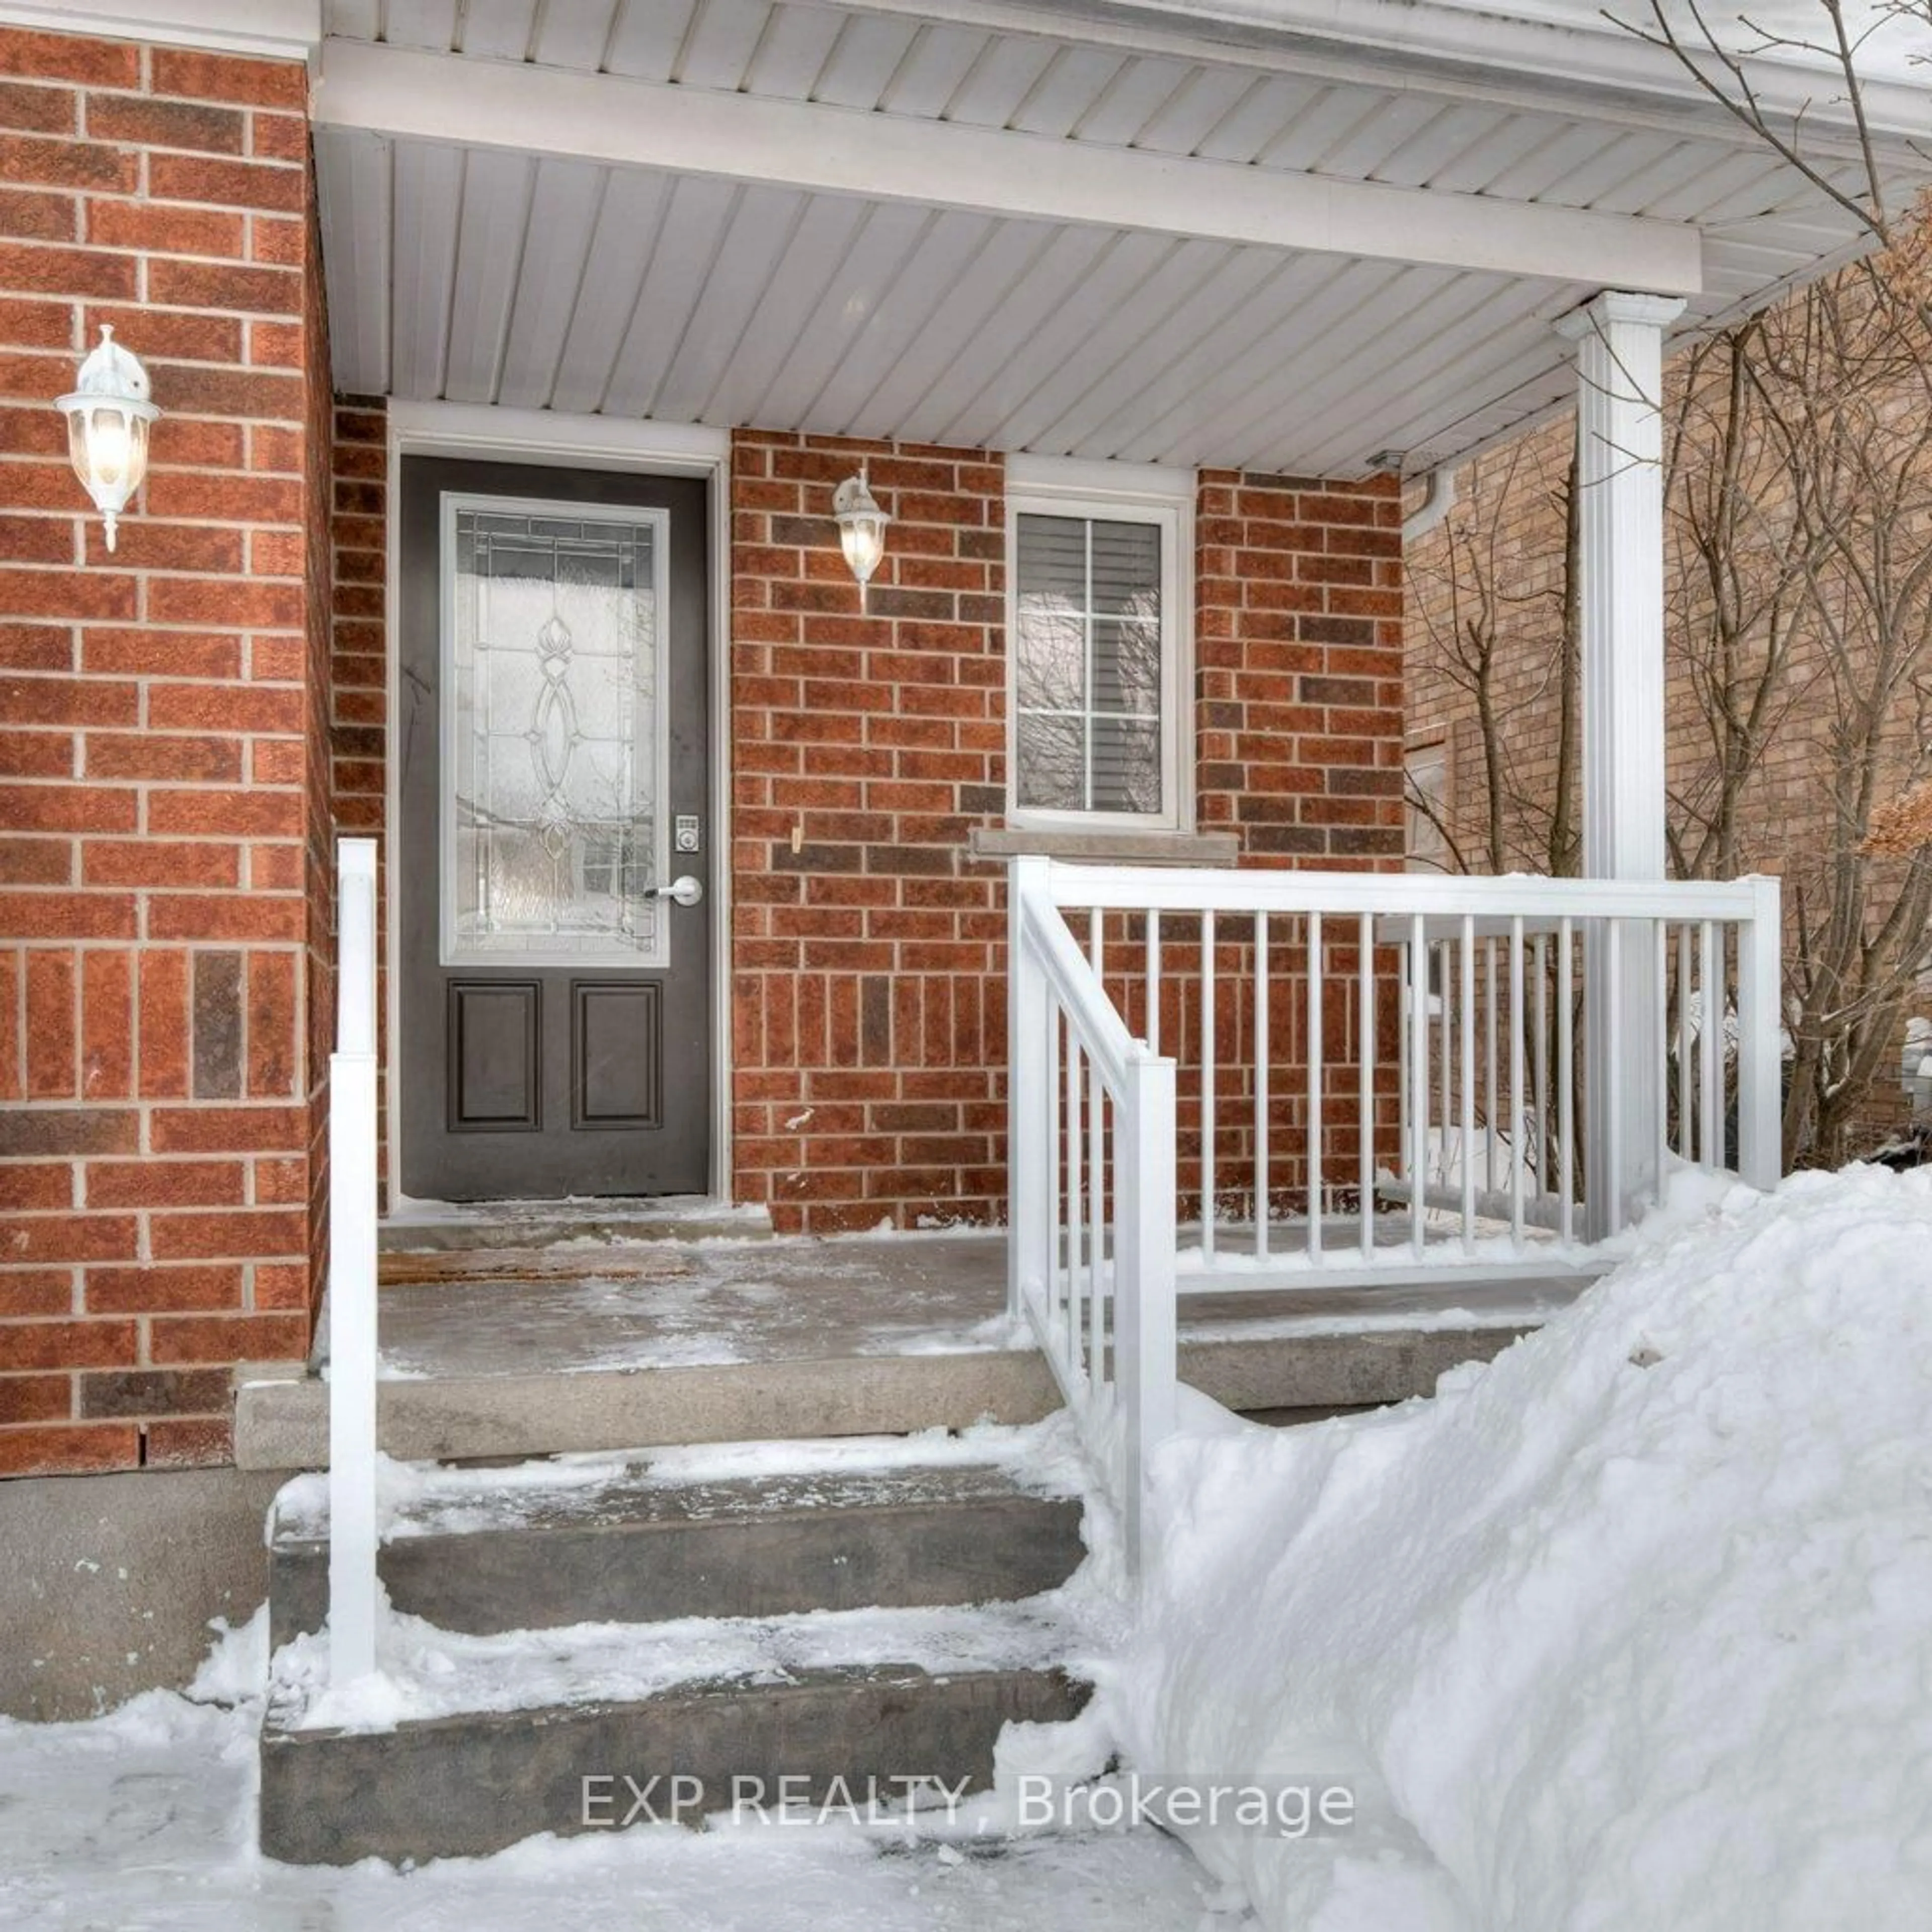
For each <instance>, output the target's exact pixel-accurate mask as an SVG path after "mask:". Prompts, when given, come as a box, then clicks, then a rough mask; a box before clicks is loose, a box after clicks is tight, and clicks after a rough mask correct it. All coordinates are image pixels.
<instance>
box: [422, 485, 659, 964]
mask: <svg viewBox="0 0 1932 1932" xmlns="http://www.w3.org/2000/svg"><path fill="white" fill-rule="evenodd" d="M665 523H666V518H665V514H664V511H661V510H646V509H625V508H614V507H612V506H610V505H575V504H568V503H557V502H542V501H535V500H525V499H514V498H505V497H488V496H459V495H455V494H446V495H445V496H444V497H443V516H442V546H441V548H442V575H443V586H442V589H443V771H444V773H445V775H446V777H445V782H446V784H448V785H449V787H450V793H449V802H448V808H446V810H445V811H444V812H443V814H442V841H441V842H442V846H443V850H442V855H441V856H442V866H441V871H442V892H441V897H442V907H443V916H442V920H441V929H442V936H443V964H444V965H452V966H453V965H484V964H487V965H495V966H508V965H531V966H536V965H554V964H557V963H559V962H564V961H567V960H584V959H604V960H606V961H607V962H612V963H616V962H619V961H621V962H623V963H625V964H626V965H631V966H636V967H653V966H663V965H667V964H668V959H667V935H668V927H669V922H668V920H667V918H666V916H665V912H666V909H665V907H664V905H663V904H662V902H661V901H657V900H655V899H653V898H651V897H649V890H650V888H651V887H652V885H653V884H655V882H656V881H657V880H659V879H661V878H662V877H664V866H665V862H666V860H667V857H668V850H669V841H668V838H667V813H666V810H665V796H664V786H665V781H666V775H667V763H668V745H667V719H666V707H665V705H664V648H665V638H666V636H667V613H666V610H665V585H664V564H665V554H666V542H665Z"/></svg>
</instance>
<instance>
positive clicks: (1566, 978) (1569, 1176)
mask: <svg viewBox="0 0 1932 1932" xmlns="http://www.w3.org/2000/svg"><path fill="white" fill-rule="evenodd" d="M1575 948H1576V942H1575V939H1574V936H1573V935H1572V933H1571V928H1570V919H1569V916H1568V914H1567V913H1566V914H1565V915H1564V916H1563V917H1562V918H1561V919H1559V920H1558V921H1557V922H1556V1112H1557V1145H1558V1148H1559V1167H1560V1169H1561V1172H1560V1174H1559V1177H1558V1181H1559V1195H1558V1199H1557V1206H1556V1214H1557V1233H1558V1235H1559V1237H1560V1238H1561V1239H1562V1243H1563V1245H1564V1246H1565V1247H1566V1248H1567V1247H1569V1246H1570V1244H1571V1242H1572V1241H1574V1239H1575V1238H1576V1221H1577V994H1576V987H1575V985H1574V975H1575V972H1576V959H1575Z"/></svg>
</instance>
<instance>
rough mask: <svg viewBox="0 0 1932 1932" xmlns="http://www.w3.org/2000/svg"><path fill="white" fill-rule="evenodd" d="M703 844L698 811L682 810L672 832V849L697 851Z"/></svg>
mask: <svg viewBox="0 0 1932 1932" xmlns="http://www.w3.org/2000/svg"><path fill="white" fill-rule="evenodd" d="M701 845H702V838H701V835H700V832H699V830H698V822H697V813H696V812H694V811H680V812H679V814H677V817H676V820H675V822H674V826H673V831H672V832H671V849H672V850H673V851H677V852H695V851H697V850H700V849H701Z"/></svg>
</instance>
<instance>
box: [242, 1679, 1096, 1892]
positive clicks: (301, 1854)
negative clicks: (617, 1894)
mask: <svg viewBox="0 0 1932 1932" xmlns="http://www.w3.org/2000/svg"><path fill="white" fill-rule="evenodd" d="M1087 1695H1088V1691H1087V1689H1086V1687H1085V1686H1084V1685H1079V1684H1077V1683H1076V1682H1073V1681H1072V1680H1071V1679H1069V1678H1068V1677H1067V1676H1065V1675H1064V1673H1061V1672H1060V1671H1058V1670H1052V1669H1050V1668H1039V1667H1012V1668H996V1669H981V1670H974V1669H968V1670H945V1671H932V1670H926V1669H922V1668H920V1667H917V1666H915V1665H899V1664H875V1665H873V1666H871V1667H848V1668H842V1669H838V1668H834V1669H823V1670H807V1671H802V1672H799V1673H795V1674H794V1675H793V1676H792V1677H791V1679H790V1681H789V1682H784V1683H777V1684H773V1683H748V1682H719V1683H709V1684H697V1685H685V1686H681V1687H679V1688H675V1689H672V1690H667V1691H662V1692H660V1693H658V1694H655V1695H653V1696H651V1697H643V1698H640V1699H634V1700H624V1701H615V1702H609V1703H600V1702H595V1701H592V1702H586V1703H574V1704H569V1705H563V1706H550V1707H547V1708H544V1709H533V1710H511V1711H478V1712H460V1713H457V1714H455V1715H446V1716H438V1717H434V1718H426V1719H423V1720H420V1721H405V1722H404V1723H403V1724H399V1725H398V1726H397V1727H395V1729H393V1730H387V1731H379V1732H363V1731H345V1730H297V1729H293V1728H291V1727H290V1725H289V1724H287V1721H285V1717H284V1716H283V1715H278V1713H277V1712H275V1710H273V1709H272V1710H271V1712H270V1715H269V1720H268V1721H267V1723H266V1725H265V1727H264V1729H263V1736H262V1745H261V1768H262V1784H261V1810H260V1830H261V1849H262V1851H263V1853H264V1854H265V1855H266V1856H268V1857H269V1858H280V1859H283V1860H285V1861H287V1862H289V1863H291V1864H350V1863H352V1862H353V1861H355V1860H356V1859H359V1858H370V1857H375V1858H386V1859H389V1860H391V1861H395V1862H401V1861H404V1860H406V1859H416V1860H422V1859H425V1858H457V1857H478V1856H481V1855H484V1854H486V1853H487V1852H494V1851H498V1850H500V1849H502V1848H503V1847H504V1846H506V1845H510V1844H514V1843H515V1842H516V1841H517V1840H519V1839H520V1838H526V1837H528V1836H529V1835H531V1834H532V1833H533V1832H556V1833H557V1834H558V1835H559V1836H571V1835H576V1834H578V1833H580V1832H585V1831H589V1830H596V1829H609V1827H610V1826H613V1825H615V1824H617V1823H621V1822H623V1820H624V1819H625V1814H626V1813H627V1812H628V1811H630V1809H631V1805H632V1802H633V1799H632V1796H631V1791H632V1788H633V1787H634V1788H636V1789H639V1790H644V1789H649V1790H652V1791H653V1792H654V1793H655V1810H656V1816H657V1817H658V1818H659V1819H664V1818H667V1817H675V1818H676V1821H677V1822H681V1823H686V1824H694V1823H696V1822H697V1820H698V1819H699V1818H700V1817H702V1816H703V1815H705V1814H706V1813H709V1812H715V1811H724V1810H727V1809H728V1808H730V1806H731V1805H732V1804H733V1801H734V1799H739V1798H742V1797H744V1796H746V1795H747V1794H748V1793H750V1792H751V1791H753V1790H756V1791H757V1793H760V1794H761V1795H762V1796H763V1799H764V1801H765V1802H767V1803H769V1804H772V1805H775V1803H776V1802H777V1799H776V1794H778V1793H780V1792H781V1790H782V1791H784V1792H787V1793H796V1794H799V1795H800V1796H804V1797H805V1799H806V1800H807V1802H809V1803H812V1804H817V1803H820V1802H828V1801H835V1800H836V1799H838V1798H839V1797H841V1796H849V1795H856V1794H862V1793H865V1791H867V1790H874V1791H883V1792H886V1793H894V1792H896V1791H898V1790H901V1789H903V1787H902V1785H901V1784H900V1783H899V1782H898V1781H904V1780H931V1779H943V1780H944V1781H946V1782H947V1784H948V1785H949V1786H951V1787H953V1788H955V1789H958V1788H959V1787H960V1786H962V1784H963V1785H964V1787H965V1788H966V1789H967V1790H984V1789H986V1788H987V1787H989V1785H990V1784H991V1782H992V1769H993V1745H994V1742H995V1739H997V1738H998V1736H999V1734H1000V1732H1001V1729H1002V1727H1004V1726H1005V1725H1006V1724H1009V1723H1013V1722H1019V1723H1031V1724H1052V1723H1058V1722H1061V1721H1064V1720H1065V1719H1067V1718H1072V1717H1073V1716H1075V1715H1077V1714H1078V1713H1079V1710H1080V1709H1081V1707H1082V1705H1083V1704H1084V1703H1085V1700H1086V1697H1087ZM652 1778H657V1779H659V1780H661V1781H662V1782H661V1784H659V1785H658V1786H657V1787H650V1786H649V1784H648V1781H649V1780H650V1779H652ZM672 1778H682V1779H684V1780H685V1781H688V1782H686V1783H685V1784H682V1785H681V1786H679V1787H676V1794H677V1795H679V1796H682V1797H684V1798H685V1799H686V1801H687V1802H685V1804H684V1805H682V1807H681V1808H679V1810H678V1811H676V1813H674V1814H673V1813H672V1812H670V1811H668V1810H667V1809H666V1808H667V1806H669V1805H670V1803H671V1802H672V1797H673V1788H672V1787H670V1783H669V1781H670V1780H671V1779H672ZM781 1779H790V1780H793V1781H796V1782H795V1783H793V1784H787V1785H783V1786H781V1784H780V1782H779V1781H780V1780H781ZM586 1780H589V1781H592V1782H590V1783H589V1784H586ZM627 1780H628V1781H629V1784H628V1785H627V1783H626V1781H627ZM734 1781H736V1782H734ZM631 1822H633V1823H647V1822H650V1819H649V1816H648V1815H640V1816H638V1817H636V1818H634V1819H633V1820H631Z"/></svg>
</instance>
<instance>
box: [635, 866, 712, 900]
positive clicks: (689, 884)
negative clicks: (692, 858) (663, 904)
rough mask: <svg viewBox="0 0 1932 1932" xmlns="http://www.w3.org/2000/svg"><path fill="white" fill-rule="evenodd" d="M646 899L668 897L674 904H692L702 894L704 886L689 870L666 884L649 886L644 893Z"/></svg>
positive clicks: (701, 896)
mask: <svg viewBox="0 0 1932 1932" xmlns="http://www.w3.org/2000/svg"><path fill="white" fill-rule="evenodd" d="M644 896H645V898H647V899H669V900H670V901H671V903H672V904H673V905H681V906H694V905H696V904H697V902H698V901H700V899H702V898H703V896H704V888H703V886H702V885H700V883H698V881H697V879H696V878H695V877H693V876H692V874H690V873H689V872H686V873H685V874H684V876H683V877H682V878H678V879H673V880H672V881H671V882H670V884H669V885H667V886H650V887H649V889H647V890H646V892H645V894H644Z"/></svg>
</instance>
